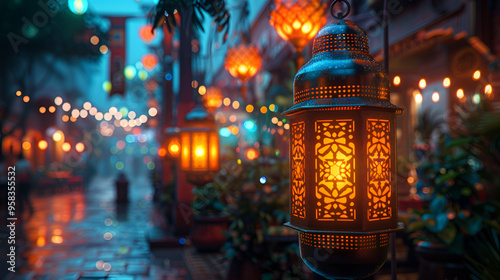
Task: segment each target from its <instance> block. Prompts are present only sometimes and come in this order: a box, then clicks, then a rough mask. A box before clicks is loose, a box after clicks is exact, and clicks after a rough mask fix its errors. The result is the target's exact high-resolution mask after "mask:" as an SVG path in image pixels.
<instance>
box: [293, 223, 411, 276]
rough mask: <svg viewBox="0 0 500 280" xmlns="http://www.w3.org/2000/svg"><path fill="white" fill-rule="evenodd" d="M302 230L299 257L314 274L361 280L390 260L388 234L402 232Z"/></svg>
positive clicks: (399, 224) (400, 228)
mask: <svg viewBox="0 0 500 280" xmlns="http://www.w3.org/2000/svg"><path fill="white" fill-rule="evenodd" d="M285 226H287V227H289V228H292V229H294V230H297V231H299V238H300V242H299V243H300V244H299V245H300V256H301V258H302V260H303V261H304V263H305V264H306V265H307V266H308V267H309V268H311V270H313V271H314V272H315V273H317V274H320V275H322V276H323V277H326V278H328V279H362V278H365V277H368V276H370V275H372V274H374V273H375V272H377V271H378V270H379V269H380V268H381V267H382V265H383V264H384V263H385V261H386V260H387V253H388V250H389V234H390V233H391V232H394V231H399V230H402V229H403V224H402V223H398V227H397V228H396V229H389V230H381V231H373V232H340V231H309V230H303V229H300V228H297V227H294V226H292V225H290V224H289V223H287V224H285Z"/></svg>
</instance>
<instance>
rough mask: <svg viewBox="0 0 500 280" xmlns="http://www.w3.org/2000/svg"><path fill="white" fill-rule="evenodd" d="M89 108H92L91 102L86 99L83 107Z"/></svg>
mask: <svg viewBox="0 0 500 280" xmlns="http://www.w3.org/2000/svg"><path fill="white" fill-rule="evenodd" d="M90 108H92V103H90V102H88V101H87V102H85V103H83V109H85V110H90Z"/></svg>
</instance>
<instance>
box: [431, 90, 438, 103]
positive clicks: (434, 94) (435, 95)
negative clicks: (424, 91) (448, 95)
mask: <svg viewBox="0 0 500 280" xmlns="http://www.w3.org/2000/svg"><path fill="white" fill-rule="evenodd" d="M432 101H434V102H438V101H439V92H437V91H436V92H434V93H433V94H432Z"/></svg>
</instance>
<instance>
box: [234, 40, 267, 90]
mask: <svg viewBox="0 0 500 280" xmlns="http://www.w3.org/2000/svg"><path fill="white" fill-rule="evenodd" d="M261 64H262V57H261V56H260V54H259V49H258V48H257V47H256V46H254V45H247V44H244V43H242V44H240V45H238V46H236V47H232V48H229V49H228V50H227V54H226V59H225V67H226V69H227V71H229V73H230V74H231V76H233V77H235V78H238V79H239V80H240V81H241V83H242V84H244V83H245V82H246V81H247V80H248V79H250V78H251V77H253V76H255V74H257V72H258V71H259V69H260V66H261ZM246 91H247V88H246V87H245V86H243V87H242V89H241V95H242V97H243V99H246Z"/></svg>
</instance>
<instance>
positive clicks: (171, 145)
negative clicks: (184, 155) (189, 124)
mask: <svg viewBox="0 0 500 280" xmlns="http://www.w3.org/2000/svg"><path fill="white" fill-rule="evenodd" d="M161 146H162V147H161V148H162V149H164V152H162V153H163V154H164V157H165V158H168V159H177V157H178V156H179V154H180V152H181V140H180V129H179V128H178V127H169V128H167V129H165V133H164V134H163V141H162V145H161Z"/></svg>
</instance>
